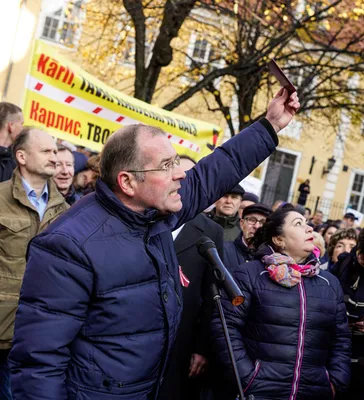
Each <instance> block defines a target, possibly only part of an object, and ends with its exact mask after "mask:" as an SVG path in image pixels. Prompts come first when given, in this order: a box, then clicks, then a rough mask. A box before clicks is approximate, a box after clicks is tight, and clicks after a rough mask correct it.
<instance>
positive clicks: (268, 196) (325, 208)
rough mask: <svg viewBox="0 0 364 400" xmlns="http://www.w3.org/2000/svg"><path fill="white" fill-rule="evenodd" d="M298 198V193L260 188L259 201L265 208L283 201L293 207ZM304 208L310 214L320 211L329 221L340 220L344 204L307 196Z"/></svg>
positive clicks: (343, 211)
mask: <svg viewBox="0 0 364 400" xmlns="http://www.w3.org/2000/svg"><path fill="white" fill-rule="evenodd" d="M298 197H299V193H298V192H296V193H292V192H288V193H287V192H284V193H282V192H280V191H279V189H278V188H277V189H276V188H273V189H272V188H269V187H267V186H265V185H263V187H262V192H261V196H260V199H261V201H262V202H263V203H264V204H266V205H267V206H270V207H272V205H273V204H274V202H275V201H277V200H283V201H286V202H289V203H292V204H294V205H296V204H297V200H298ZM305 207H308V208H309V209H310V210H311V212H312V214H313V213H314V212H315V211H316V210H320V211H322V212H323V213H324V216H325V217H326V219H327V218H330V219H334V220H335V219H341V218H342V217H343V215H344V214H345V209H346V206H345V204H344V203H340V202H337V201H333V200H330V199H325V198H322V197H321V196H315V195H308V196H307V200H306V204H305Z"/></svg>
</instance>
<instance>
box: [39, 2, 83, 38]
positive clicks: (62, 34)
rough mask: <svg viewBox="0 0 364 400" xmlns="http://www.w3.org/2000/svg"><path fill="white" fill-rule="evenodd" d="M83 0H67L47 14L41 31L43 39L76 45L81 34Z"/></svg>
mask: <svg viewBox="0 0 364 400" xmlns="http://www.w3.org/2000/svg"><path fill="white" fill-rule="evenodd" d="M82 3H83V0H65V1H64V2H63V4H62V5H61V6H60V7H59V8H58V9H57V10H56V11H53V12H52V13H50V14H47V15H45V17H44V24H43V29H42V33H41V37H42V38H43V39H47V40H51V41H54V42H58V43H62V44H65V45H68V46H70V45H71V46H72V45H76V44H77V41H78V39H79V36H80V29H81V19H82V15H83V11H82Z"/></svg>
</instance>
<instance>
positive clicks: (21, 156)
mask: <svg viewBox="0 0 364 400" xmlns="http://www.w3.org/2000/svg"><path fill="white" fill-rule="evenodd" d="M15 157H16V161H17V162H18V164H20V165H22V166H24V165H25V163H26V154H25V151H24V150H18V151H17V152H16V154H15Z"/></svg>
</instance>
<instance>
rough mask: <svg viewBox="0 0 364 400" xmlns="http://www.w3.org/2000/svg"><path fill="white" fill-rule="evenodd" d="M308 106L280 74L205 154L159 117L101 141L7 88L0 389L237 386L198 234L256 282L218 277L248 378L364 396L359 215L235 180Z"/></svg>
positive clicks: (192, 391) (98, 392) (104, 394)
mask: <svg viewBox="0 0 364 400" xmlns="http://www.w3.org/2000/svg"><path fill="white" fill-rule="evenodd" d="M298 108H299V101H298V98H297V94H296V93H294V94H292V95H291V96H289V94H288V93H287V91H286V90H284V89H281V90H280V91H279V92H278V93H277V95H276V96H275V97H274V99H273V100H272V101H271V103H270V104H269V106H268V110H267V113H266V117H265V118H262V119H261V120H260V121H258V122H256V123H254V124H252V125H251V126H250V127H248V128H246V129H244V130H243V131H242V132H241V133H240V134H239V135H236V136H235V137H234V138H232V139H230V140H229V141H227V142H226V143H225V144H224V145H222V146H221V147H219V148H217V149H216V150H215V151H214V152H213V153H212V154H211V155H209V156H207V157H205V158H204V159H202V160H201V161H199V162H198V163H196V162H195V161H194V160H193V159H191V158H189V157H187V156H183V155H178V154H177V153H176V151H175V149H174V148H173V147H172V145H171V143H170V141H169V140H168V138H167V136H166V134H165V133H164V132H163V131H162V130H160V129H159V128H155V127H151V126H145V125H132V126H128V127H124V128H122V129H120V130H118V131H116V132H115V133H114V134H113V135H112V136H111V137H110V138H109V139H108V141H107V142H106V144H105V145H104V148H103V150H102V152H101V154H94V153H93V152H92V151H91V150H89V149H87V148H83V147H76V146H74V145H72V144H70V143H68V142H65V141H60V140H57V141H56V140H55V139H54V138H53V137H52V136H51V135H50V133H47V132H45V131H43V130H41V129H38V128H34V127H25V126H23V115H22V110H21V109H20V108H19V107H16V106H15V105H12V104H10V103H0V180H1V182H2V183H0V261H1V262H0V296H1V297H0V305H1V307H0V398H1V399H4V400H10V399H16V400H26V399H29V400H40V399H49V400H66V399H68V400H76V399H77V400H81V399H82V400H111V399H115V400H116V399H123V400H132V399H133V400H152V399H159V400H179V399H180V400H197V399H199V400H223V399H227V400H229V399H231V400H235V399H236V397H237V394H238V387H237V383H236V381H235V376H234V373H233V369H232V364H231V360H230V358H229V353H228V348H227V345H226V341H225V336H224V331H223V326H222V323H221V320H220V318H219V315H218V312H217V310H216V308H215V306H214V302H213V298H212V295H211V291H210V286H211V283H212V282H213V281H214V276H213V274H212V273H211V268H210V266H209V265H208V263H207V261H206V260H205V259H204V258H203V257H202V256H201V255H200V254H199V253H198V251H197V248H196V242H197V241H198V240H199V239H200V238H201V237H203V236H208V237H209V238H211V239H212V240H213V241H214V242H215V244H216V248H217V250H218V252H219V254H220V257H221V259H222V260H223V261H224V263H225V265H226V268H227V269H228V270H229V271H230V273H231V274H232V276H233V277H234V279H235V280H236V282H237V284H238V286H239V287H240V289H241V290H242V293H243V296H244V302H243V304H242V305H240V306H238V307H235V306H233V305H232V303H231V302H230V301H229V299H228V297H227V296H226V295H225V294H224V291H223V290H222V296H223V303H222V304H223V309H224V311H225V316H226V320H227V326H228V331H229V333H230V337H231V341H232V346H233V349H234V353H235V358H236V363H237V368H238V372H239V377H240V381H241V384H242V386H243V388H244V393H245V395H246V396H247V397H250V398H253V396H254V398H255V399H257V400H258V399H262V400H263V399H287V400H288V399H289V400H291V399H292V400H294V399H330V398H333V397H336V398H340V399H348V400H349V399H359V398H363V396H364V385H363V383H362V381H361V380H360V376H361V375H363V374H364V344H362V342H363V340H364V339H363V337H364V336H363V335H364V286H363V285H364V278H363V279H362V280H361V275H362V274H363V273H364V272H363V271H364V233H363V232H360V229H358V228H356V227H354V223H355V216H354V215H353V214H346V215H344V217H343V219H342V220H340V221H330V220H328V221H326V222H325V223H324V222H323V213H322V212H320V211H319V210H316V212H315V213H314V215H313V216H311V215H309V214H311V210H309V209H305V208H304V206H303V205H302V203H303V204H304V200H303V199H301V200H300V202H299V203H300V204H298V205H293V204H290V203H285V202H283V201H278V202H276V203H275V204H274V205H273V207H272V208H271V207H269V206H267V205H265V204H263V203H261V202H260V200H259V197H258V196H257V195H255V194H253V193H248V192H245V190H244V189H243V187H242V186H241V185H240V184H239V182H240V181H241V180H242V179H243V178H244V177H246V176H247V175H248V174H249V173H250V172H251V171H252V170H253V169H254V168H256V167H257V166H258V165H259V164H260V163H261V162H262V161H263V160H264V159H265V158H267V157H268V156H269V155H270V154H271V153H272V152H273V151H274V150H275V148H276V146H277V145H278V137H277V133H278V132H279V131H280V130H281V129H283V128H284V127H285V126H287V124H289V122H290V121H291V119H292V117H293V116H294V114H295V113H296V111H297V110H298ZM305 184H307V185H309V182H307V181H306V182H305ZM302 193H303V197H304V196H305V195H307V194H308V193H309V189H307V188H306V189H305V188H304V187H303V186H302ZM211 205H213V207H211Z"/></svg>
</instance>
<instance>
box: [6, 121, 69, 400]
mask: <svg viewBox="0 0 364 400" xmlns="http://www.w3.org/2000/svg"><path fill="white" fill-rule="evenodd" d="M13 154H14V159H15V160H16V162H17V168H16V169H15V170H14V172H13V175H12V178H11V179H10V180H8V181H6V182H2V183H0V296H1V300H0V301H1V307H0V369H1V374H0V398H1V399H2V400H3V399H4V400H8V399H11V391H10V383H9V382H10V381H9V378H10V371H9V368H8V367H7V356H8V354H9V351H10V348H11V342H12V338H13V329H14V320H15V312H16V309H17V303H18V297H19V293H20V286H21V282H22V279H23V275H24V270H25V264H26V261H25V253H26V249H27V245H28V243H29V241H30V240H31V239H32V238H33V237H34V236H35V235H36V234H37V233H39V232H40V231H42V230H43V229H45V228H46V227H47V226H48V225H49V224H50V223H51V222H52V221H53V220H54V219H55V218H57V216H58V215H60V214H61V213H62V212H63V211H65V210H66V205H65V201H64V199H63V197H62V195H60V193H59V192H58V190H57V188H56V186H55V184H54V183H53V181H52V180H51V179H50V178H51V177H52V176H53V175H54V173H55V171H56V161H57V158H56V155H57V147H56V143H55V141H54V139H53V138H52V137H51V136H50V135H48V133H46V132H43V131H41V130H38V129H31V128H24V129H23V130H22V132H21V133H20V134H19V135H18V136H17V138H16V139H15V142H14V145H13Z"/></svg>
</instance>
